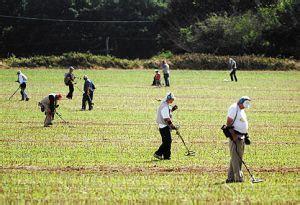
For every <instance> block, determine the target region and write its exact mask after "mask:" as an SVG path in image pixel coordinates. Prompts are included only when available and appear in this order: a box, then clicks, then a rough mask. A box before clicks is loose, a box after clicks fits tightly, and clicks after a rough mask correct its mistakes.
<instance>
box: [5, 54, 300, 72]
mask: <svg viewBox="0 0 300 205" xmlns="http://www.w3.org/2000/svg"><path fill="white" fill-rule="evenodd" d="M233 58H234V59H235V60H236V62H237V66H238V68H239V69H246V70H290V69H297V70H299V69H300V68H299V67H297V63H296V62H295V61H293V60H289V59H280V58H267V57H259V56H253V55H252V56H233ZM164 59H167V60H168V62H169V63H170V65H171V69H192V70H225V69H227V62H228V59H229V56H216V55H209V54H197V53H194V54H183V55H173V54H172V53H171V52H170V51H166V52H163V53H160V54H159V55H157V56H154V57H153V58H151V59H149V60H138V59H136V60H127V59H120V58H116V57H113V56H99V55H93V54H90V53H66V54H63V55H61V56H34V57H31V58H16V57H11V58H8V59H6V60H5V62H6V64H8V65H9V66H13V67H40V66H44V67H67V66H70V65H72V66H77V67H81V68H92V67H98V68H99V67H100V68H122V69H136V68H154V67H160V63H161V61H162V60H164Z"/></svg>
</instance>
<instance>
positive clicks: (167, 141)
mask: <svg viewBox="0 0 300 205" xmlns="http://www.w3.org/2000/svg"><path fill="white" fill-rule="evenodd" d="M159 133H160V135H161V139H162V144H161V145H160V147H159V148H158V150H157V151H156V152H155V154H157V155H159V156H163V157H164V159H170V157H171V143H172V137H171V130H170V128H169V126H166V127H164V128H160V129H159Z"/></svg>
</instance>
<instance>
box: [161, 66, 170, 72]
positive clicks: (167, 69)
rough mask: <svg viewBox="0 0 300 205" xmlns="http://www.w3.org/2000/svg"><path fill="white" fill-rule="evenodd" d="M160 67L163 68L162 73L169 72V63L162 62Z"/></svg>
mask: <svg viewBox="0 0 300 205" xmlns="http://www.w3.org/2000/svg"><path fill="white" fill-rule="evenodd" d="M161 67H162V69H163V73H164V74H167V73H168V74H169V73H170V67H169V65H168V64H167V63H165V64H162V66H161Z"/></svg>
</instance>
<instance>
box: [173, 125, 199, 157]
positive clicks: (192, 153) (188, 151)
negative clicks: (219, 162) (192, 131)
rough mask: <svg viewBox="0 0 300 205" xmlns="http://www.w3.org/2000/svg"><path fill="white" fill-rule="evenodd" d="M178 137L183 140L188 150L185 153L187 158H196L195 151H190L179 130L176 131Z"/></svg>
mask: <svg viewBox="0 0 300 205" xmlns="http://www.w3.org/2000/svg"><path fill="white" fill-rule="evenodd" d="M176 135H178V137H179V138H180V139H181V141H182V143H183V145H184V147H185V148H186V150H187V152H186V153H185V156H195V151H192V150H189V148H188V147H187V146H186V144H185V142H184V140H183V137H182V136H181V134H180V132H179V131H178V130H177V131H176Z"/></svg>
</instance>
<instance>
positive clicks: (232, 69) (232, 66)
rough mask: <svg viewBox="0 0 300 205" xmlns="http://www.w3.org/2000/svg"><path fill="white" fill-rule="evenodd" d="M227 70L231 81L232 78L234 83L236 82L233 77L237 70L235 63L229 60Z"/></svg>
mask: <svg viewBox="0 0 300 205" xmlns="http://www.w3.org/2000/svg"><path fill="white" fill-rule="evenodd" d="M228 68H229V70H230V78H231V81H233V78H234V80H235V82H237V78H236V75H235V73H236V70H237V67H236V62H235V60H233V59H232V58H229V62H228Z"/></svg>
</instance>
